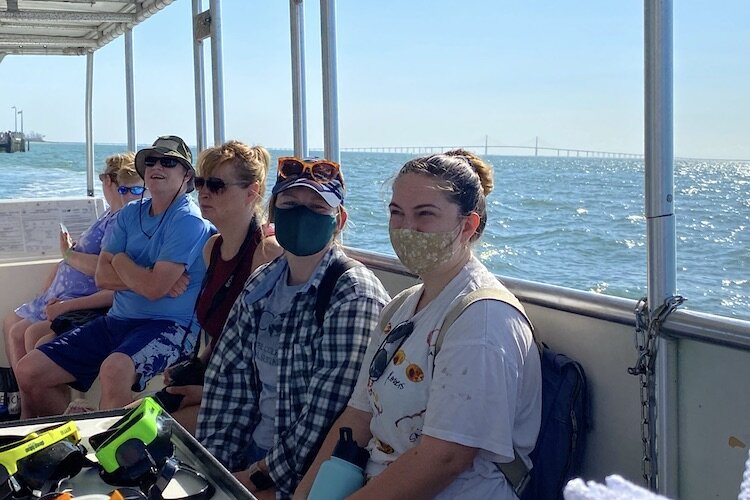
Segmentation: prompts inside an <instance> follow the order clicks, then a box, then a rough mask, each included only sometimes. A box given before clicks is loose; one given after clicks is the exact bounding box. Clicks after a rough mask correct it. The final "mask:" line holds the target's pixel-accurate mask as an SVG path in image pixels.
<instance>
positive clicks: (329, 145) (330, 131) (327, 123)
mask: <svg viewBox="0 0 750 500" xmlns="http://www.w3.org/2000/svg"><path fill="white" fill-rule="evenodd" d="M320 38H321V40H320V45H321V49H322V53H323V54H322V56H323V57H322V59H323V136H324V137H323V141H324V144H325V146H324V147H325V149H324V155H325V157H326V158H327V159H329V160H333V161H335V162H341V152H340V150H339V107H338V106H339V105H338V87H337V78H338V77H337V73H336V1H335V0H320Z"/></svg>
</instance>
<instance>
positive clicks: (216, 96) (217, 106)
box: [208, 0, 224, 145]
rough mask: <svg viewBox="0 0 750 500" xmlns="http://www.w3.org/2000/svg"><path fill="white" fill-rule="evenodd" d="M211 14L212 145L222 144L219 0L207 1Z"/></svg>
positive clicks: (222, 74) (222, 115) (222, 109)
mask: <svg viewBox="0 0 750 500" xmlns="http://www.w3.org/2000/svg"><path fill="white" fill-rule="evenodd" d="M208 5H209V10H210V12H211V77H212V79H213V82H212V83H213V109H214V144H215V145H219V144H221V143H223V142H224V63H223V61H222V50H221V0H209V2H208Z"/></svg>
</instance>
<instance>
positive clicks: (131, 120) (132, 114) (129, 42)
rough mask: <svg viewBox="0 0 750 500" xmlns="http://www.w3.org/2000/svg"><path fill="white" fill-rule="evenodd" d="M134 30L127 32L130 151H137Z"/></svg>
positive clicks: (127, 93) (127, 100)
mask: <svg viewBox="0 0 750 500" xmlns="http://www.w3.org/2000/svg"><path fill="white" fill-rule="evenodd" d="M133 80H134V78H133V29H132V28H129V29H126V30H125V105H126V108H127V120H128V122H127V125H128V151H135V150H136V147H137V145H136V137H135V90H134V85H133Z"/></svg>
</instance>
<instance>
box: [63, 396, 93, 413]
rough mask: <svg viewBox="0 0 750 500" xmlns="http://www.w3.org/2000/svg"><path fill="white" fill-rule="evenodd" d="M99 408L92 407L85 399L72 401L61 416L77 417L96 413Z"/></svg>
mask: <svg viewBox="0 0 750 500" xmlns="http://www.w3.org/2000/svg"><path fill="white" fill-rule="evenodd" d="M98 410H99V408H97V407H96V406H94V405H93V404H92V403H91V402H90V401H86V400H85V399H74V400H73V401H71V402H70V404H69V405H68V407H67V408H66V409H65V411H64V412H63V415H77V414H79V413H91V412H92V411H98Z"/></svg>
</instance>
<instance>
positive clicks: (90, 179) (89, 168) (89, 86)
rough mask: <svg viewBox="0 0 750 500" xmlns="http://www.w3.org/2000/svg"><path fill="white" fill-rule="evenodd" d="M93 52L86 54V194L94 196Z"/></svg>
mask: <svg viewBox="0 0 750 500" xmlns="http://www.w3.org/2000/svg"><path fill="white" fill-rule="evenodd" d="M93 95H94V53H93V52H88V53H87V54H86V196H92V197H93V196H94V121H93V110H94V105H93Z"/></svg>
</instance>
